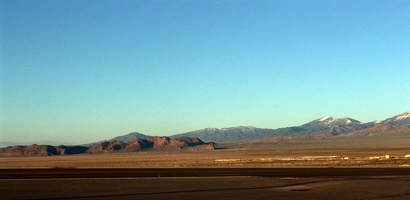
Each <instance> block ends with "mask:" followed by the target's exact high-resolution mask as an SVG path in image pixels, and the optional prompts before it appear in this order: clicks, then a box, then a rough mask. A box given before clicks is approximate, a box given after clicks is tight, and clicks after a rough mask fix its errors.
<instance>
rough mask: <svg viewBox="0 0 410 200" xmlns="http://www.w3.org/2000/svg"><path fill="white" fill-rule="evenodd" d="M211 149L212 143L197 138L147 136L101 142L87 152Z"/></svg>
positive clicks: (212, 147) (213, 146)
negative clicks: (124, 141) (132, 139)
mask: <svg viewBox="0 0 410 200" xmlns="http://www.w3.org/2000/svg"><path fill="white" fill-rule="evenodd" d="M161 149H163V150H178V149H188V150H213V149H215V144H214V143H205V142H203V141H202V140H200V139H198V138H189V137H181V138H175V139H171V138H169V137H157V136H155V137H147V138H146V139H141V138H139V139H137V140H134V141H132V142H130V143H123V142H120V141H110V142H102V143H100V144H98V145H96V146H94V147H91V148H90V149H89V150H88V152H89V153H97V152H134V151H143V150H161Z"/></svg>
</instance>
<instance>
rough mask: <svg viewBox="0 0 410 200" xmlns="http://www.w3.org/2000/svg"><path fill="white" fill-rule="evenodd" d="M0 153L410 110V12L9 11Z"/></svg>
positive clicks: (45, 5) (364, 6)
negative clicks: (46, 144) (6, 145)
mask: <svg viewBox="0 0 410 200" xmlns="http://www.w3.org/2000/svg"><path fill="white" fill-rule="evenodd" d="M0 5H1V10H0V11H1V12H0V13H1V22H0V23H1V26H0V28H1V29H0V34H1V35H0V36H1V46H0V56H1V57H0V58H1V63H0V64H1V71H0V73H1V76H0V77H1V98H0V101H1V102H0V103H1V104H0V105H1V114H0V117H1V120H0V121H1V134H0V139H1V140H3V141H17V142H36V141H46V140H49V141H58V142H63V143H72V144H75V143H87V142H94V141H99V140H102V139H109V138H112V137H114V136H118V135H124V134H127V133H129V132H133V131H138V132H141V133H144V134H148V135H172V134H177V133H183V132H187V131H192V130H198V129H202V128H206V127H217V128H223V127H232V126H239V125H250V126H256V127H260V128H280V127H286V126H294V125H301V124H303V123H306V122H308V121H310V120H313V119H316V118H319V117H322V116H325V115H329V116H334V117H351V118H354V119H357V120H359V121H363V122H369V121H373V120H377V119H385V118H388V117H392V116H394V115H397V114H400V113H402V112H405V111H409V110H410V92H409V91H410V83H409V81H408V79H409V78H408V77H409V74H410V37H409V36H410V23H409V22H410V3H409V1H381V0H380V1H378V0H371V1H370V0H369V1H300V0H298V1H292V0H290V1H289V0H285V1H276V0H274V1H239V0H238V1H234V0H229V1H228V0H222V1H210V0H206V1H205V0H204V1H202V0H198V1H190V0H184V1H182V0H175V1H166V0H163V1H162V0H159V1H137V0H136V1H113V0H112V1H107V0H102V1H101V0H98V1H97V0H95V1H93V0H89V1H51V0H50V1H47V0H43V1H6V0H2V1H1V4H0Z"/></svg>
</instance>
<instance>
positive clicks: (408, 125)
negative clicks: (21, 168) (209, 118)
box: [0, 112, 410, 156]
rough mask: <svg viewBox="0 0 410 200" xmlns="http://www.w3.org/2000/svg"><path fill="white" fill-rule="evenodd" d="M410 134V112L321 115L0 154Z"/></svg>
mask: <svg viewBox="0 0 410 200" xmlns="http://www.w3.org/2000/svg"><path fill="white" fill-rule="evenodd" d="M398 134H410V112H405V113H402V114H399V115H396V116H394V117H391V118H387V119H385V120H380V121H374V122H368V123H362V122H360V121H358V120H355V119H352V118H334V117H329V116H325V117H321V118H319V119H315V120H313V121H310V122H308V123H306V124H303V125H300V126H292V127H286V128H279V129H267V128H256V127H252V126H238V127H231V128H221V129H218V128H206V129H202V130H196V131H191V132H186V133H181V134H176V135H172V136H169V137H165V136H164V137H158V136H149V135H145V134H142V133H138V132H132V133H129V134H126V135H122V136H117V137H114V138H112V139H109V140H104V141H100V142H95V143H91V144H87V145H81V146H64V145H60V146H51V145H30V146H22V145H16V146H8V147H6V148H1V149H0V156H18V155H25V156H26V155H28V156H33V155H34V156H35V155H43V156H44V155H65V154H78V153H103V152H135V151H144V150H159V149H162V150H177V149H178V150H179V149H191V150H198V149H201V150H205V149H206V150H210V149H214V148H215V143H251V144H256V143H270V142H280V141H291V140H304V139H307V138H314V139H320V138H328V137H355V136H380V135H398Z"/></svg>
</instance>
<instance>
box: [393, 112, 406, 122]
mask: <svg viewBox="0 0 410 200" xmlns="http://www.w3.org/2000/svg"><path fill="white" fill-rule="evenodd" d="M406 118H410V112H405V113H403V114H401V115H399V116H397V117H396V119H394V121H397V120H402V119H406Z"/></svg>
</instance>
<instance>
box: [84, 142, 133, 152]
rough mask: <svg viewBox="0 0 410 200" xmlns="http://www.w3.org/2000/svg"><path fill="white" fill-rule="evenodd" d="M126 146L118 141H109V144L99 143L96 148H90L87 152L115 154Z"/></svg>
mask: <svg viewBox="0 0 410 200" xmlns="http://www.w3.org/2000/svg"><path fill="white" fill-rule="evenodd" d="M126 146H127V144H126V143H124V142H120V141H116V140H114V141H110V142H108V141H107V142H101V143H100V144H97V145H96V146H93V147H90V148H89V149H88V151H87V152H89V153H95V152H115V151H121V150H123V149H124V148H125V147H126Z"/></svg>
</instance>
